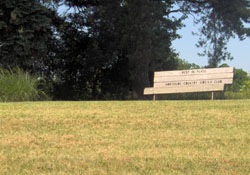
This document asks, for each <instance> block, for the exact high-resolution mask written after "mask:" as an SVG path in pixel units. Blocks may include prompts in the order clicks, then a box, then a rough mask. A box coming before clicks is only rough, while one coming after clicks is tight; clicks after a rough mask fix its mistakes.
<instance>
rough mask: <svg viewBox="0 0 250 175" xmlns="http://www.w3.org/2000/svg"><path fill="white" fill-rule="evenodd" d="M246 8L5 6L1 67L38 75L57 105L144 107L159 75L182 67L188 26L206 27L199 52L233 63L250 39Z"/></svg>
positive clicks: (76, 2) (0, 10)
mask: <svg viewBox="0 0 250 175" xmlns="http://www.w3.org/2000/svg"><path fill="white" fill-rule="evenodd" d="M249 7H250V2H249V0H168V1H160V0H116V1H114V0H12V1H9V0H1V1H0V33H1V35H0V64H1V67H4V68H9V67H10V68H12V67H20V68H22V69H24V70H26V71H29V72H31V73H33V74H37V75H39V76H40V77H42V79H43V80H44V81H45V82H46V84H47V85H46V88H47V91H48V92H50V95H52V96H53V98H54V99H64V100H67V99H68V100H69V99H71V100H78V99H127V98H133V99H143V98H145V97H144V96H143V89H144V87H147V86H150V85H151V84H152V82H151V81H152V79H153V77H152V76H153V72H154V71H159V70H172V69H176V68H177V67H178V65H179V63H180V61H179V59H177V57H178V55H177V54H176V53H175V50H174V48H172V45H171V44H172V42H173V40H175V39H177V38H178V37H179V36H178V34H177V30H179V29H181V27H183V24H182V20H183V19H185V18H186V17H187V16H189V15H194V16H195V22H197V23H201V24H202V28H201V29H200V33H199V35H200V40H199V42H198V43H197V45H198V46H199V47H203V48H204V53H202V55H206V56H207V57H208V60H209V66H210V67H217V66H218V64H219V63H220V62H221V61H222V60H225V59H231V56H230V54H229V53H228V52H227V50H226V43H227V41H228V40H229V38H231V37H235V36H238V37H239V38H240V39H244V38H245V37H247V36H249V35H250V30H249V28H247V27H245V24H247V23H249V22H250V10H249ZM177 13H178V16H180V17H179V18H177V17H175V16H176V14H177ZM180 14H181V15H180Z"/></svg>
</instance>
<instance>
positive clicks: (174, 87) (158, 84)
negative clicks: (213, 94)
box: [144, 67, 233, 95]
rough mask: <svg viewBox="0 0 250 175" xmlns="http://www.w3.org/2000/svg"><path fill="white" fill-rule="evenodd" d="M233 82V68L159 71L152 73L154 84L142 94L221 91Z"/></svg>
mask: <svg viewBox="0 0 250 175" xmlns="http://www.w3.org/2000/svg"><path fill="white" fill-rule="evenodd" d="M232 83H233V68H232V67H226V68H207V69H194V70H180V71H161V72H155V74H154V85H153V87H151V88H145V90H144V94H145V95H150V94H167V93H185V92H202V91H208V92H209V91H223V89H224V85H225V84H232Z"/></svg>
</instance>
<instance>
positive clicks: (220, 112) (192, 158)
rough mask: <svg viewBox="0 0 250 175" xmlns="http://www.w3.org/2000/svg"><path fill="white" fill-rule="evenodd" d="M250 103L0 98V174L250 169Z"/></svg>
mask: <svg viewBox="0 0 250 175" xmlns="http://www.w3.org/2000/svg"><path fill="white" fill-rule="evenodd" d="M249 143H250V101H178V102H176V101H157V102H152V101H150V102H41V103H0V174H98V175H99V174H249V173H250V144H249Z"/></svg>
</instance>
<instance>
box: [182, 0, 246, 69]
mask: <svg viewBox="0 0 250 175" xmlns="http://www.w3.org/2000/svg"><path fill="white" fill-rule="evenodd" d="M180 4H181V7H182V9H183V11H184V12H185V13H188V14H190V13H193V14H194V15H196V22H197V23H200V24H201V25H202V27H201V29H200V39H199V42H198V44H197V46H198V47H201V48H203V49H204V52H203V53H201V54H200V55H202V56H207V57H208V63H209V66H210V67H217V66H218V64H219V63H220V62H221V61H223V60H226V59H233V58H232V56H231V55H230V53H229V52H228V51H227V43H228V41H229V39H230V38H234V37H235V36H238V37H239V39H241V40H243V39H244V38H245V37H246V36H250V28H248V27H247V25H245V24H249V23H250V8H249V7H250V1H249V0H211V1H210V0H209V1H208V0H201V1H198V0H188V1H179V5H180Z"/></svg>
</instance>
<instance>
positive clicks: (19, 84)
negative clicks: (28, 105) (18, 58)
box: [0, 68, 48, 101]
mask: <svg viewBox="0 0 250 175" xmlns="http://www.w3.org/2000/svg"><path fill="white" fill-rule="evenodd" d="M38 86H39V81H38V79H37V77H33V76H31V75H30V74H29V73H27V72H24V71H22V70H21V69H19V68H17V69H13V70H5V69H1V70H0V101H33V100H39V99H46V98H48V97H47V96H46V94H45V93H44V92H43V91H42V90H39V89H38Z"/></svg>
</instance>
